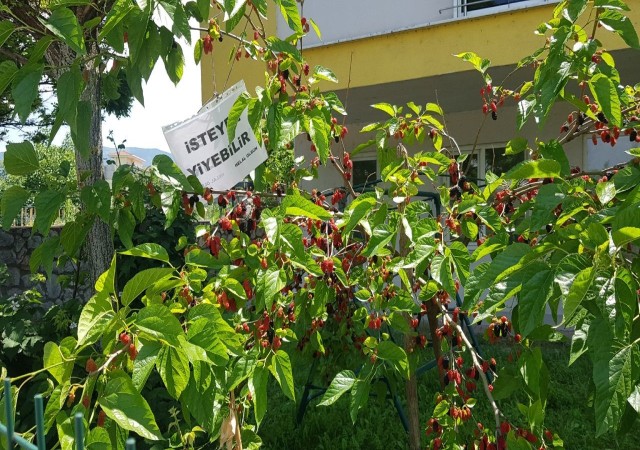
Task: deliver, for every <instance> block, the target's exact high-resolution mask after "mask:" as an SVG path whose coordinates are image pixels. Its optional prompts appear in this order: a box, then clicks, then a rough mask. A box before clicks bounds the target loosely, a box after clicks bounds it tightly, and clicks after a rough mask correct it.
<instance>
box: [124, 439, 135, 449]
mask: <svg viewBox="0 0 640 450" xmlns="http://www.w3.org/2000/svg"><path fill="white" fill-rule="evenodd" d="M126 446H127V447H126V448H127V450H136V440H135V439H134V438H129V439H127V444H126Z"/></svg>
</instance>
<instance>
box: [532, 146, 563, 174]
mask: <svg viewBox="0 0 640 450" xmlns="http://www.w3.org/2000/svg"><path fill="white" fill-rule="evenodd" d="M538 151H539V152H540V154H541V155H542V157H543V158H544V159H552V160H554V161H557V162H558V163H560V175H563V176H569V174H570V173H571V166H570V165H569V160H568V159H567V154H566V153H565V152H564V148H563V147H562V145H561V144H560V143H559V142H558V141H556V140H552V141H549V142H548V143H546V144H545V143H543V142H539V143H538Z"/></svg>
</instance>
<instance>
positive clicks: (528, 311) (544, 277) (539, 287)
mask: <svg viewBox="0 0 640 450" xmlns="http://www.w3.org/2000/svg"><path fill="white" fill-rule="evenodd" d="M524 270H525V271H526V273H527V274H529V276H528V275H524V277H523V278H524V280H525V281H524V284H523V285H522V291H521V292H520V294H519V295H518V318H519V320H518V327H519V328H520V333H521V334H522V336H523V337H527V336H528V335H529V333H531V332H532V331H533V330H535V329H536V328H537V327H539V326H540V325H542V322H543V320H544V313H545V311H546V307H547V300H548V299H549V297H550V296H551V294H552V293H553V280H554V271H553V270H552V269H551V267H550V266H548V265H547V264H545V263H541V262H536V263H533V264H531V265H528V266H527V267H525V269H524Z"/></svg>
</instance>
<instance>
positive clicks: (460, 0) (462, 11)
mask: <svg viewBox="0 0 640 450" xmlns="http://www.w3.org/2000/svg"><path fill="white" fill-rule="evenodd" d="M507 1H509V0H507ZM512 1H513V3H507V4H505V5H496V6H486V7H484V8H480V9H478V10H475V11H467V10H466V4H467V0H453V8H454V9H453V17H454V19H456V18H457V19H463V18H468V17H480V16H486V15H490V14H496V13H500V12H504V11H510V10H516V9H524V8H530V7H533V6H541V5H545V4H549V3H558V2H559V0H512Z"/></svg>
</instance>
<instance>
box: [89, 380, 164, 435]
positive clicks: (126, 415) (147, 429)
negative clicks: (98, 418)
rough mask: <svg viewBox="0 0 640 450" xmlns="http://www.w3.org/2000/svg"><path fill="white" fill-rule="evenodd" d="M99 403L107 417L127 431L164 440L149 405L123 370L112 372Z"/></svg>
mask: <svg viewBox="0 0 640 450" xmlns="http://www.w3.org/2000/svg"><path fill="white" fill-rule="evenodd" d="M98 403H99V404H100V406H101V407H102V409H103V410H104V412H105V413H106V415H107V417H109V418H110V419H112V420H114V421H115V422H116V423H117V424H118V425H119V426H120V427H122V428H124V429H125V430H129V431H133V432H134V433H137V434H139V435H140V436H142V437H143V438H145V439H151V440H159V439H161V438H162V435H161V433H160V429H159V428H158V425H157V424H156V420H155V418H154V416H153V413H152V412H151V408H150V407H149V404H148V403H147V401H146V400H145V399H144V397H142V395H140V393H139V392H138V391H137V390H136V388H135V386H134V385H133V382H132V381H131V378H129V376H128V375H127V374H126V373H124V372H123V371H122V370H116V371H114V372H111V374H110V376H109V381H108V382H107V385H106V386H105V388H104V391H103V393H102V395H101V396H100V397H98Z"/></svg>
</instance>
